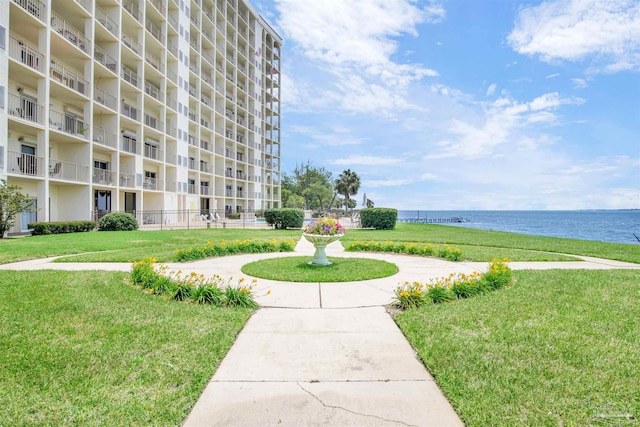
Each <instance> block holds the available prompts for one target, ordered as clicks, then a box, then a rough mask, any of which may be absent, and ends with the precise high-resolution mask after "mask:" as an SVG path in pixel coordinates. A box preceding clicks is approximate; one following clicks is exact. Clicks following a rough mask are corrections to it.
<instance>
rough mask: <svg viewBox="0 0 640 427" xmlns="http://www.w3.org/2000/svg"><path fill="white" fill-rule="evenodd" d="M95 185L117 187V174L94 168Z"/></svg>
mask: <svg viewBox="0 0 640 427" xmlns="http://www.w3.org/2000/svg"><path fill="white" fill-rule="evenodd" d="M93 183H94V184H98V185H115V183H116V173H115V172H114V171H112V170H109V169H99V168H93Z"/></svg>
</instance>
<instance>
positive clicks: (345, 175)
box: [334, 169, 360, 211]
mask: <svg viewBox="0 0 640 427" xmlns="http://www.w3.org/2000/svg"><path fill="white" fill-rule="evenodd" d="M334 186H335V190H336V192H337V193H338V194H340V195H342V196H344V200H345V202H344V205H345V208H346V209H345V211H348V208H350V207H351V206H352V203H351V200H352V199H351V196H355V195H356V194H358V190H359V189H360V177H359V176H358V174H357V173H355V172H353V171H352V170H351V169H347V170H345V171H343V172H342V173H341V174H340V175H339V176H338V179H336V180H335V183H334ZM354 202H355V200H354ZM355 205H356V203H354V204H353V207H355Z"/></svg>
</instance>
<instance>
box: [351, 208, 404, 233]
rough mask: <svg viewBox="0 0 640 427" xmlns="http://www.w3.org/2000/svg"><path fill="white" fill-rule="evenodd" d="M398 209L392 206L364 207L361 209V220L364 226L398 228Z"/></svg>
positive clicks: (383, 228)
mask: <svg viewBox="0 0 640 427" xmlns="http://www.w3.org/2000/svg"><path fill="white" fill-rule="evenodd" d="M397 220H398V210H397V209H391V208H364V209H360V222H361V223H362V227H363V228H375V229H376V230H393V229H394V228H396V221H397Z"/></svg>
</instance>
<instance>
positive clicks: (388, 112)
mask: <svg viewBox="0 0 640 427" xmlns="http://www.w3.org/2000/svg"><path fill="white" fill-rule="evenodd" d="M253 4H254V6H255V7H256V8H257V9H258V10H259V11H260V13H261V14H262V15H263V16H265V18H266V19H267V20H269V22H270V23H271V24H272V25H273V26H274V28H276V30H277V31H278V32H279V33H280V35H281V36H282V37H283V38H284V48H283V61H282V79H281V81H282V145H283V149H282V170H283V171H285V172H289V171H291V170H292V169H293V168H294V167H295V165H296V163H301V162H306V161H307V160H310V161H312V162H313V164H314V165H316V166H323V167H325V168H327V169H328V170H330V171H332V172H333V173H334V176H337V175H338V174H339V173H340V172H341V171H342V170H344V169H347V168H349V169H351V170H355V171H356V172H357V173H358V174H359V175H360V177H361V180H362V186H361V190H360V193H359V194H358V196H356V197H355V199H356V200H359V201H360V200H362V195H363V193H366V194H367V197H368V198H370V199H372V200H373V201H374V203H375V205H376V206H379V207H395V208H398V209H427V210H437V209H618V208H640V2H639V1H637V0H631V1H628V0H620V1H618V0H574V1H570V0H558V1H546V2H541V1H507V0H504V1H498V0H495V1H482V0H477V1H475V0H467V1H458V0H450V1H412V0H253Z"/></svg>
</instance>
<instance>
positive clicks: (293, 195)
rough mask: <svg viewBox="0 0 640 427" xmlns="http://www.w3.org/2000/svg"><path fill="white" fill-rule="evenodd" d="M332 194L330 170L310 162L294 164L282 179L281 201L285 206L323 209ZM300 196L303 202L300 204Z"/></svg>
mask: <svg viewBox="0 0 640 427" xmlns="http://www.w3.org/2000/svg"><path fill="white" fill-rule="evenodd" d="M332 196H333V185H332V181H331V172H329V171H328V170H326V169H325V168H323V167H320V168H318V167H315V166H313V165H312V164H311V162H309V161H307V163H306V164H304V163H301V164H299V165H296V167H295V169H293V171H291V174H286V173H285V174H284V176H283V179H282V202H283V206H285V207H296V208H297V207H300V208H305V209H315V210H324V209H325V208H326V207H327V204H328V203H329V200H331V197H332ZM300 198H302V200H303V201H304V204H303V205H302V206H300Z"/></svg>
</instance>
